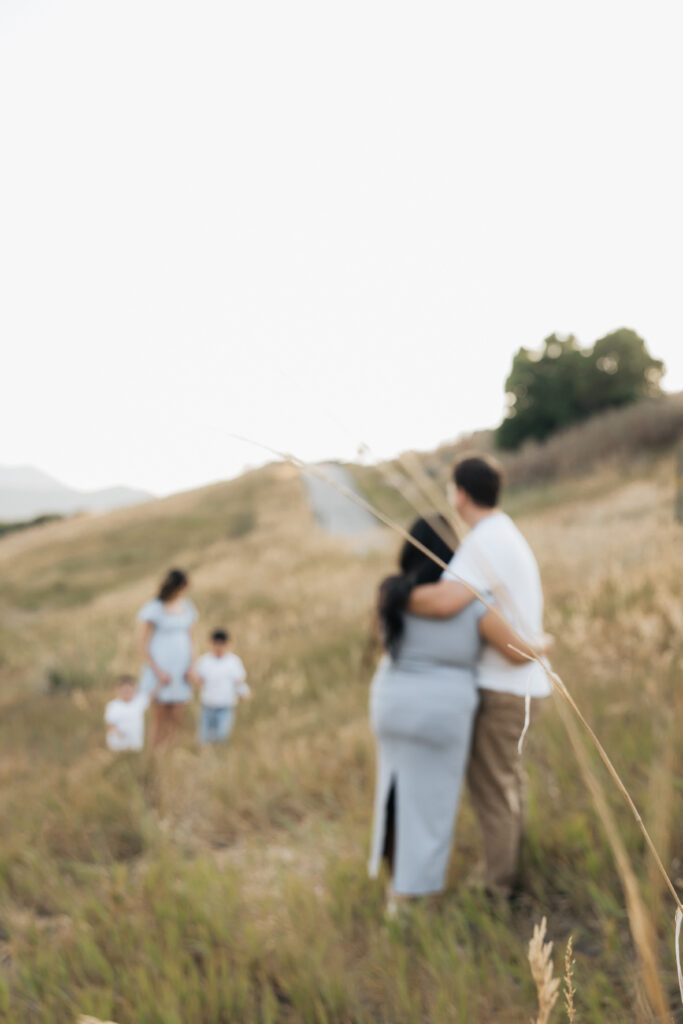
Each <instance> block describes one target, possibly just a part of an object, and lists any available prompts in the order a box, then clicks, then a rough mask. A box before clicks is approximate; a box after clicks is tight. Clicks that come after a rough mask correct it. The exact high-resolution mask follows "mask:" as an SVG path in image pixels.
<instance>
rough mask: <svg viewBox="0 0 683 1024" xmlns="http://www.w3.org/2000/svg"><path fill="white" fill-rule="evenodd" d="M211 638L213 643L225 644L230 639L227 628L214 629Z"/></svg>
mask: <svg viewBox="0 0 683 1024" xmlns="http://www.w3.org/2000/svg"><path fill="white" fill-rule="evenodd" d="M211 639H212V640H213V642H214V643H215V644H227V642H228V640H229V639H230V634H229V633H228V631H227V629H214V631H213V633H212V634H211Z"/></svg>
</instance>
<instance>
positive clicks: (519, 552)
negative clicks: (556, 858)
mask: <svg viewBox="0 0 683 1024" xmlns="http://www.w3.org/2000/svg"><path fill="white" fill-rule="evenodd" d="M453 476H454V481H455V507H456V511H457V512H458V513H459V515H460V517H461V519H462V520H463V521H464V522H465V523H466V524H467V526H469V527H470V531H469V533H468V534H467V536H466V537H465V539H464V540H463V542H462V544H461V545H460V547H459V548H458V550H457V551H456V553H455V555H454V556H453V559H452V560H451V563H450V565H449V571H447V572H445V573H444V574H443V577H442V579H441V581H440V582H439V583H434V584H431V585H427V586H422V587H417V588H415V589H414V590H413V592H412V596H411V601H410V605H409V607H410V611H411V612H414V613H415V614H417V615H425V616H429V617H437V618H438V617H448V616H451V615H455V614H457V612H459V611H461V610H462V609H463V608H464V607H465V606H466V605H467V604H469V603H470V601H472V600H473V599H474V598H473V594H472V592H471V590H469V589H468V588H467V587H466V586H465V585H464V584H465V583H469V584H470V585H471V586H472V587H474V588H475V589H476V590H477V591H479V592H480V593H485V594H489V595H492V596H493V598H494V600H495V602H496V604H497V606H498V608H499V610H500V611H501V613H502V614H503V615H504V617H505V618H506V619H507V620H508V622H509V623H510V624H511V625H512V626H513V627H514V629H515V630H516V631H517V632H519V633H520V634H521V635H522V636H523V637H524V639H525V640H527V641H528V642H529V643H530V644H531V645H532V646H533V645H538V644H539V643H540V641H541V638H542V636H543V591H542V588H541V577H540V573H539V571H538V565H537V563H536V559H535V557H534V554H533V552H532V550H531V548H530V547H529V544H528V543H527V541H526V540H525V538H524V537H523V536H522V534H521V533H520V531H519V530H518V529H517V527H516V526H515V524H514V523H513V522H512V520H511V519H510V518H509V516H507V515H505V513H504V512H501V511H500V509H499V508H498V500H499V497H500V490H501V485H502V474H501V471H500V469H499V468H498V467H497V465H495V463H494V462H493V461H492V460H489V459H486V458H480V457H470V458H465V459H462V460H460V461H459V462H458V463H456V465H455V468H454V471H453ZM478 683H479V690H480V703H479V710H478V712H477V718H476V721H475V726H474V734H473V739H472V750H471V753H470V761H469V767H468V774H467V781H468V785H469V788H470V792H471V794H472V800H473V803H474V807H475V810H476V813H477V817H478V820H479V825H480V828H481V831H482V836H483V840H484V853H485V861H486V868H485V885H486V889H487V891H489V892H490V893H491V894H493V895H497V896H503V897H509V896H510V895H511V894H512V892H513V890H514V888H515V885H516V883H517V880H518V873H519V856H520V846H521V840H522V831H523V824H524V810H525V784H524V773H523V769H522V763H521V757H520V754H519V752H518V743H519V738H520V735H521V733H522V730H523V727H524V718H525V697H526V694H527V693H530V694H531V697H532V698H542V697H546V696H547V695H548V694H549V693H550V686H549V684H548V680H547V677H546V675H545V673H544V671H543V669H542V668H541V666H540V665H538V664H537V663H536V662H530V663H529V664H527V665H513V664H511V663H510V662H508V661H506V659H505V658H504V657H503V656H502V655H501V654H499V653H498V652H497V651H495V650H494V649H493V648H491V647H488V646H487V647H484V650H483V653H482V656H481V659H480V661H479V665H478ZM534 703H535V701H532V705H533V704H534Z"/></svg>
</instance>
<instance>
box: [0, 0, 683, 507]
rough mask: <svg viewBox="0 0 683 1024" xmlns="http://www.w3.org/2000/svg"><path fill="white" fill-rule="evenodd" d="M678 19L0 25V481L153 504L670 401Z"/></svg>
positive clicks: (269, 13)
mask: <svg viewBox="0 0 683 1024" xmlns="http://www.w3.org/2000/svg"><path fill="white" fill-rule="evenodd" d="M682 29H683V6H682V5H681V3H680V0H649V2H648V3H643V2H641V0H638V2H633V0H615V2H606V0H589V2H586V0H573V2H572V3H559V2H549V0H538V2H531V0H517V2H516V3H511V2H510V0H495V2H486V0H482V2H478V3H474V2H471V0H468V2H457V0H449V2H438V3H437V2H429V0H421V2H420V3H417V2H414V3H403V2H400V0H398V2H397V0H344V2H343V3H341V2H336V3H331V2H325V0H308V2H303V0H288V2H286V3H285V2H282V0H270V2H264V0H233V2H229V0H107V2H102V0H0V32H1V42H0V148H1V153H2V155H1V157H0V289H1V291H2V294H1V296H0V339H1V343H2V370H3V373H2V392H1V394H2V401H1V403H0V462H2V463H23V462H27V463H32V464H34V465H38V466H40V467H41V468H43V469H45V470H47V471H49V472H51V473H53V474H55V475H56V476H58V477H60V478H62V479H64V480H65V481H67V482H68V483H71V484H73V485H77V486H82V487H96V486H101V485H105V484H109V483H115V482H126V483H129V484H134V485H139V486H142V487H146V488H149V489H151V490H153V491H156V492H166V491H172V490H176V489H179V488H185V487H190V486H194V485H196V484H200V483H203V482H206V481H208V480H213V479H219V478H221V477H225V476H229V475H233V474H235V473H236V472H238V471H239V470H240V469H241V467H242V466H243V465H244V464H245V463H248V462H255V461H258V459H259V458H260V456H259V455H258V453H255V452H253V451H251V450H250V449H249V448H247V447H246V446H244V445H242V444H240V443H238V442H236V441H233V440H231V439H230V437H229V436H228V434H229V432H231V431H236V432H239V433H241V434H247V435H250V436H255V437H256V438H258V439H261V440H263V441H265V442H267V443H271V444H273V445H275V446H278V447H282V448H286V449H288V450H292V451H295V452H296V453H297V454H299V455H301V456H302V457H305V458H321V457H324V456H349V455H352V454H353V452H354V449H355V447H356V445H357V444H358V442H359V441H360V440H365V441H367V442H368V443H369V444H370V445H371V446H372V447H373V449H374V450H376V451H377V452H378V453H381V454H390V453H393V452H395V451H398V450H399V449H402V448H406V447H428V446H432V445H434V444H436V443H438V442H439V441H441V440H444V439H446V438H450V437H453V436H455V435H457V434H458V433H460V432H461V431H464V430H469V429H473V428H477V427H481V426H488V425H493V424H495V423H496V422H498V420H499V419H500V417H501V414H502V410H503V382H504V379H505V377H506V375H507V372H508V370H509V366H510V363H511V359H512V355H513V353H514V351H515V350H516V349H517V348H518V347H519V346H520V345H528V346H535V345H538V344H540V343H541V341H542V339H543V338H544V337H545V336H546V335H547V334H549V333H551V332H552V331H558V332H569V331H573V332H574V333H575V334H577V335H578V337H579V338H580V340H581V341H583V342H585V343H591V342H593V341H594V340H595V339H596V338H598V337H600V336H601V335H602V334H605V333H607V332H608V331H609V330H611V329H612V328H616V327H619V326H622V325H626V326H630V327H634V328H635V329H636V330H638V331H639V332H640V333H641V334H642V335H643V336H644V337H645V339H646V341H647V342H648V345H649V347H650V349H651V351H652V352H653V354H654V355H656V356H658V357H661V358H663V359H664V360H665V361H666V363H667V366H668V375H667V377H666V380H665V384H666V386H667V387H668V388H669V389H670V390H679V389H683V344H682V341H683V309H682V308H681V287H682V284H683V199H682V194H683V187H682V184H681V183H682V182H683V150H682V147H681V117H682V100H683V70H682V69H683V62H682V61H681V59H680V45H681V38H682Z"/></svg>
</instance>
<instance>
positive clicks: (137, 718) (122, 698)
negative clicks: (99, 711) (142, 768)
mask: <svg viewBox="0 0 683 1024" xmlns="http://www.w3.org/2000/svg"><path fill="white" fill-rule="evenodd" d="M153 696H154V694H146V693H140V691H139V690H137V688H136V685H135V680H134V679H133V677H132V676H121V677H120V678H119V680H118V683H117V685H116V697H115V698H114V699H113V700H110V701H109V703H108V704H107V706H106V708H105V710H104V721H105V722H106V724H107V746H108V747H109V749H110V750H142V748H143V747H144V745H145V711H146V710H147V708H148V707H149V705H150V701H151V699H152V697H153Z"/></svg>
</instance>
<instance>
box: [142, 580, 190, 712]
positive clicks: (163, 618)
mask: <svg viewBox="0 0 683 1024" xmlns="http://www.w3.org/2000/svg"><path fill="white" fill-rule="evenodd" d="M138 620H139V621H140V622H149V623H151V625H152V626H153V627H154V629H153V631H152V638H151V640H150V644H149V650H150V653H151V655H152V657H153V658H154V661H155V662H156V664H157V665H158V666H159V668H161V669H163V671H164V672H168V674H169V675H170V676H171V682H170V683H168V684H167V685H166V686H164V687H162V688H161V690H160V691H159V693H158V695H157V698H156V699H157V700H158V701H159V702H160V703H162V704H183V703H185V702H186V701H188V700H189V699H190V697H191V696H192V688H191V686H190V684H189V683H188V682H187V680H186V679H185V673H186V672H187V671H188V669H189V668H190V665H191V663H192V640H191V637H190V629H191V628H192V625H193V623H194V622H196V620H197V609H196V608H195V606H194V605H193V604H192V601H188V600H187V599H185V600H184V601H183V602H182V604H181V606H180V608H179V609H178V611H176V612H169V611H167V610H166V608H164V605H163V604H162V602H161V601H160V600H159V599H158V598H155V599H154V600H153V601H147V603H146V604H144V605H143V606H142V608H141V609H140V611H139V612H138ZM156 685H157V677H156V676H155V674H154V671H153V669H152V667H151V665H146V666H145V667H144V668H143V670H142V674H141V676H140V689H141V691H142V692H143V693H148V694H149V693H152V692H153V690H154V688H155V687H156Z"/></svg>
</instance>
